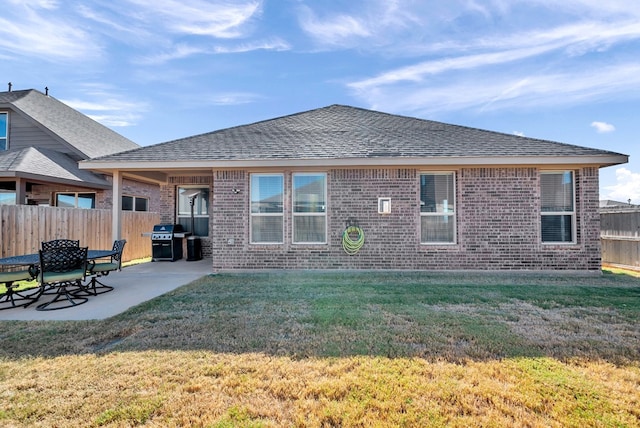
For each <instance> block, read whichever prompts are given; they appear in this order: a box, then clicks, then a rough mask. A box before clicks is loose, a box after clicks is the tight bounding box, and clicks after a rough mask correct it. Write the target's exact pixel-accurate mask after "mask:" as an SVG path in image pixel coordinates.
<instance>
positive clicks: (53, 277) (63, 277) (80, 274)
mask: <svg viewBox="0 0 640 428" xmlns="http://www.w3.org/2000/svg"><path fill="white" fill-rule="evenodd" d="M84 276H85V272H84V269H76V270H71V271H68V272H45V273H44V274H42V275H41V282H45V283H52V282H66V281H75V280H77V279H84Z"/></svg>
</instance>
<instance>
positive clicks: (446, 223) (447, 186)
mask: <svg viewBox="0 0 640 428" xmlns="http://www.w3.org/2000/svg"><path fill="white" fill-rule="evenodd" d="M455 207H456V202H455V173H453V172H429V173H423V174H420V243H422V244H454V243H455V242H456V209H455Z"/></svg>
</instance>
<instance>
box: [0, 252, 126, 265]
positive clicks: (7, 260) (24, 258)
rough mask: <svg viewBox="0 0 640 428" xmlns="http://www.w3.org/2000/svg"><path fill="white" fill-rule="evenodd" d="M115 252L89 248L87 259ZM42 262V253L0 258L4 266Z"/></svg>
mask: <svg viewBox="0 0 640 428" xmlns="http://www.w3.org/2000/svg"><path fill="white" fill-rule="evenodd" d="M114 254H115V251H113V250H88V251H87V260H95V259H102V258H105V257H111V256H113V255H114ZM39 263H40V255H39V254H38V253H34V254H23V255H21V256H11V257H4V258H1V259H0V265H4V266H35V265H37V264H39Z"/></svg>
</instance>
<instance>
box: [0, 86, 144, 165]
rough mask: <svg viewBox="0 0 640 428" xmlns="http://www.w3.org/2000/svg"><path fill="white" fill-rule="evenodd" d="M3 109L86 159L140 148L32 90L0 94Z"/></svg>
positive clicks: (58, 102) (62, 104) (77, 112)
mask: <svg viewBox="0 0 640 428" xmlns="http://www.w3.org/2000/svg"><path fill="white" fill-rule="evenodd" d="M3 105H5V106H7V107H11V108H13V109H16V110H19V111H21V112H22V113H23V114H25V115H26V116H28V117H30V118H31V119H33V120H34V121H36V122H38V123H39V124H41V125H42V126H43V127H44V128H45V129H47V130H48V131H49V132H51V133H53V134H55V135H56V136H58V138H60V139H61V140H63V141H65V142H66V143H67V144H70V145H71V146H73V147H75V148H76V149H77V150H78V151H80V152H81V153H83V154H84V155H85V156H86V158H92V157H99V156H105V155H109V154H112V153H116V152H121V151H124V150H131V149H135V148H138V147H140V146H139V145H138V144H136V143H134V142H133V141H131V140H129V139H127V138H125V137H123V136H122V135H120V134H118V133H117V132H115V131H112V130H111V129H109V128H107V127H106V126H104V125H102V124H100V123H98V122H96V121H95V120H93V119H91V118H90V117H87V116H85V115H84V114H82V113H80V112H79V111H77V110H74V109H73V108H71V107H69V106H68V105H66V104H64V103H62V102H60V101H58V100H57V99H55V98H53V97H50V96H48V95H45V94H43V93H42V92H39V91H36V90H34V89H29V90H24V91H12V92H0V107H2V106H3Z"/></svg>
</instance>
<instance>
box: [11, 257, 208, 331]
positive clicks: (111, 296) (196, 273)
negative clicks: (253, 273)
mask: <svg viewBox="0 0 640 428" xmlns="http://www.w3.org/2000/svg"><path fill="white" fill-rule="evenodd" d="M212 266H213V264H212V262H211V259H203V260H198V261H190V262H188V261H186V260H177V261H175V262H170V261H160V262H148V263H141V264H137V265H132V266H126V267H124V268H122V271H121V272H112V273H110V274H109V275H107V276H105V277H103V278H101V281H102V282H104V283H105V284H107V285H111V286H113V287H114V289H113V291H110V292H108V293H105V294H100V295H98V296H91V297H89V301H88V302H87V303H84V304H82V305H79V306H75V307H71V308H65V309H60V310H56V311H36V304H32V305H31V306H29V307H27V308H15V309H7V310H3V311H0V321H77V320H101V319H106V318H109V317H112V316H114V315H117V314H119V313H122V312H124V311H125V310H127V309H129V308H131V307H133V306H136V305H138V304H140V303H142V302H145V301H147V300H151V299H153V298H154V297H157V296H160V295H162V294H164V293H167V292H169V291H171V290H174V289H176V288H178V287H180V286H182V285H185V284H188V283H190V282H192V281H194V280H196V279H198V278H201V277H203V276H205V275H208V274H212V273H213V267H212ZM50 298H52V296H42V298H41V299H40V300H41V301H42V302H45V301H46V299H50ZM38 302H39V303H41V302H40V301H38Z"/></svg>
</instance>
